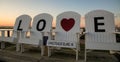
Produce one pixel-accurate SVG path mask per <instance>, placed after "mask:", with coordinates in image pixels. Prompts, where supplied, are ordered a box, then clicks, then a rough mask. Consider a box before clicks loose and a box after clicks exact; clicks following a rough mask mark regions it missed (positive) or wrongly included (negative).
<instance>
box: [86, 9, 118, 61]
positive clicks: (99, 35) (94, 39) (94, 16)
mask: <svg viewBox="0 0 120 62" xmlns="http://www.w3.org/2000/svg"><path fill="white" fill-rule="evenodd" d="M85 23H86V27H85V28H86V34H85V61H86V60H87V51H86V50H87V49H91V50H116V51H120V43H117V42H116V36H115V35H116V34H115V33H118V32H115V25H114V14H113V13H111V12H108V11H105V10H94V11H91V12H89V13H87V14H86V15H85Z"/></svg>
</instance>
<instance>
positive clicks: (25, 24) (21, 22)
mask: <svg viewBox="0 0 120 62" xmlns="http://www.w3.org/2000/svg"><path fill="white" fill-rule="evenodd" d="M31 19H32V18H31V17H30V16H28V15H21V16H19V17H17V19H16V22H15V25H14V28H13V30H9V29H5V30H0V31H1V34H2V36H1V37H0V41H1V42H2V43H1V48H5V43H4V42H11V43H15V44H16V43H17V41H18V39H19V32H23V31H28V29H29V25H30V22H31ZM6 34H8V35H9V36H6ZM11 34H12V35H11ZM18 50H19V49H18V48H17V51H18Z"/></svg>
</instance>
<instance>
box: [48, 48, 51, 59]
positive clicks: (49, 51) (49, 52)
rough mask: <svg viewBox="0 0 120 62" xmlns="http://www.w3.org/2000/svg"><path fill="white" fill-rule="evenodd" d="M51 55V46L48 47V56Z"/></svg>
mask: <svg viewBox="0 0 120 62" xmlns="http://www.w3.org/2000/svg"><path fill="white" fill-rule="evenodd" d="M50 56H51V50H50V47H48V57H50Z"/></svg>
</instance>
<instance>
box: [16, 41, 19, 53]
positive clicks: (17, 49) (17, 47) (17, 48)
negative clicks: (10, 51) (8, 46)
mask: <svg viewBox="0 0 120 62" xmlns="http://www.w3.org/2000/svg"><path fill="white" fill-rule="evenodd" d="M16 51H17V52H18V51H20V44H19V43H17V44H16Z"/></svg>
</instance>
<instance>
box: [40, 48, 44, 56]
mask: <svg viewBox="0 0 120 62" xmlns="http://www.w3.org/2000/svg"><path fill="white" fill-rule="evenodd" d="M43 55H44V46H41V56H43Z"/></svg>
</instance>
